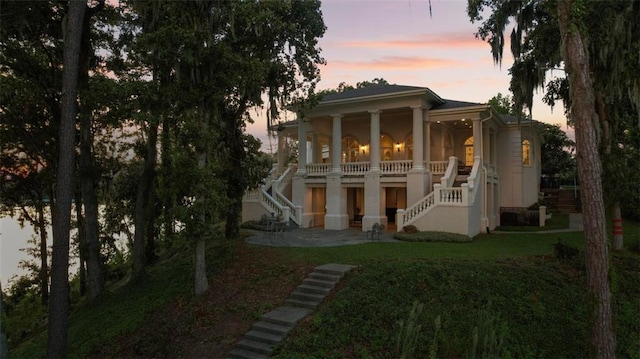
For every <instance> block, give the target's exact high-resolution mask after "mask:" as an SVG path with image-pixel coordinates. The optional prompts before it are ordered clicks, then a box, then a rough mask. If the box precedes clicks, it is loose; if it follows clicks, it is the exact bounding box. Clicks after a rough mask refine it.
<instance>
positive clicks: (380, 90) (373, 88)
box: [320, 85, 432, 102]
mask: <svg viewBox="0 0 640 359" xmlns="http://www.w3.org/2000/svg"><path fill="white" fill-rule="evenodd" d="M420 90H422V91H424V92H430V93H431V92H432V91H431V90H430V89H429V88H427V87H418V86H403V85H370V86H365V87H361V88H356V89H353V90H347V91H344V92H338V93H331V94H328V95H326V96H324V97H323V98H322V100H321V101H320V102H330V101H340V100H350V99H356V98H362V97H370V96H383V95H391V94H395V93H401V92H409V91H420Z"/></svg>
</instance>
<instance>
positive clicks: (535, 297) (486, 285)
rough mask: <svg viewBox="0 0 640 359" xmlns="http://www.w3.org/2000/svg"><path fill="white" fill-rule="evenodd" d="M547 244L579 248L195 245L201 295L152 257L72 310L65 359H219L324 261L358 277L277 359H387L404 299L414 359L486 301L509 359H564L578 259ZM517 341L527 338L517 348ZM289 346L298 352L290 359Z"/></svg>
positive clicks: (174, 268) (178, 264)
mask: <svg viewBox="0 0 640 359" xmlns="http://www.w3.org/2000/svg"><path fill="white" fill-rule="evenodd" d="M639 233H640V227H639V226H638V225H636V224H632V225H631V226H627V225H625V235H626V240H625V243H626V245H627V246H628V247H630V246H632V245H634V243H635V245H637V242H638V241H639V239H638V234H639ZM558 240H561V241H562V242H563V243H565V244H568V245H571V246H575V247H577V248H580V249H582V248H583V236H582V233H580V232H568V233H558V234H540V233H519V234H500V235H497V234H493V235H480V236H477V237H476V238H474V241H473V242H471V243H406V242H402V243H381V242H378V243H367V244H362V245H353V246H345V247H319V248H267V247H260V246H254V245H248V244H245V243H244V242H242V241H236V242H232V241H214V242H212V243H210V244H209V247H208V254H207V256H208V261H209V263H208V264H209V267H208V269H209V273H210V287H211V288H210V290H209V291H208V292H207V293H206V294H205V295H203V296H201V297H198V298H194V297H193V296H192V294H191V282H192V273H191V271H192V269H191V251H190V250H187V249H185V250H184V251H181V252H177V253H174V254H173V255H172V256H171V257H165V258H163V259H162V260H161V261H160V262H159V263H157V264H156V265H154V266H152V267H151V268H150V270H149V275H148V277H146V278H145V280H144V281H139V282H137V283H129V284H126V283H119V284H118V285H114V286H111V287H110V289H109V294H108V295H106V296H105V297H104V298H102V299H101V300H100V302H98V303H95V304H92V305H87V304H83V303H80V304H78V305H77V306H75V307H74V308H73V312H72V314H71V317H70V323H69V325H70V326H69V348H70V350H71V352H70V355H69V356H70V357H213V358H224V356H225V353H226V352H228V350H230V349H231V348H232V347H233V345H234V343H235V342H236V341H238V340H240V338H241V337H242V336H243V334H244V333H245V332H246V331H247V330H248V329H249V327H250V326H251V324H252V323H253V322H254V321H255V320H256V319H257V318H258V317H259V316H260V315H261V314H263V313H265V312H267V311H268V310H270V309H272V308H275V307H277V306H279V305H282V304H283V303H284V300H285V299H286V298H287V297H288V296H289V294H290V293H291V292H292V291H293V289H294V288H295V287H296V286H297V285H298V284H300V283H301V282H302V280H303V279H304V278H305V277H306V276H307V275H308V274H309V272H310V271H311V270H312V268H313V267H314V266H316V265H320V264H325V263H331V262H338V263H349V264H357V265H359V268H358V269H357V271H356V272H355V273H353V274H352V275H350V276H349V277H348V278H347V280H346V281H345V282H344V283H345V284H346V287H345V288H344V289H343V290H341V291H339V292H338V293H337V294H336V295H335V297H334V299H333V300H331V301H329V302H327V303H326V305H324V306H323V307H322V308H321V310H320V311H318V312H317V313H316V314H314V315H313V316H311V317H309V319H308V320H307V321H306V322H305V324H304V325H302V326H300V328H299V331H296V333H295V334H294V336H292V337H291V338H290V340H287V341H286V343H285V344H284V346H283V347H282V349H281V351H280V354H279V355H280V356H281V357H303V356H304V355H303V354H304V353H307V354H308V356H307V357H324V356H325V354H326V355H328V356H331V355H333V356H337V357H345V356H346V357H394V356H395V354H394V345H393V340H395V339H394V338H395V336H396V333H397V331H398V328H397V321H398V320H399V319H402V318H406V317H408V313H409V310H410V309H411V305H412V303H413V301H414V299H418V300H420V301H421V302H423V303H424V304H425V311H424V312H423V315H422V316H421V318H422V319H421V320H423V322H422V323H421V324H422V328H423V331H422V332H421V334H420V338H422V340H421V341H420V344H418V348H421V349H420V350H425V348H427V347H428V346H429V344H428V343H431V342H432V341H430V340H431V339H432V338H431V335H432V334H433V324H432V323H433V320H434V319H435V317H436V316H440V317H441V321H442V328H441V329H440V332H439V334H438V335H437V336H436V337H437V338H439V339H438V340H439V342H437V343H438V345H439V351H438V352H439V353H440V354H441V355H440V356H446V355H448V354H452V355H453V354H454V353H457V354H459V355H458V356H464V353H463V352H462V351H456V350H458V349H456V348H458V347H459V348H465V346H464V345H463V344H464V342H465V341H466V340H468V338H469V331H470V330H472V329H473V326H474V325H475V323H476V322H477V316H478V313H479V311H481V310H482V309H483V308H484V307H486V306H487V305H488V303H489V302H491V306H490V308H489V309H488V310H490V311H491V313H492V314H491V315H492V316H499V317H500V318H501V321H500V322H499V323H498V324H496V325H499V326H502V325H503V324H504V325H506V326H507V327H508V328H509V333H510V334H509V337H508V341H507V343H509V349H510V353H512V354H514V355H515V354H518V355H520V354H522V356H523V357H527V356H544V354H545V353H546V354H549V353H551V352H549V351H547V352H545V351H543V350H542V349H540V348H539V347H538V345H540V343H541V340H542V338H543V337H545V336H546V338H547V339H548V340H550V341H551V343H555V342H554V340H556V338H558V337H563V336H571V337H572V338H574V339H571V340H570V344H569V346H568V349H566V350H565V351H560V352H558V353H571V354H576V355H578V356H582V354H584V353H585V350H586V349H585V343H586V339H585V338H586V337H585V335H586V334H585V333H586V326H585V325H584V323H583V322H584V316H585V314H584V313H585V309H584V308H583V307H581V306H580V303H582V302H583V300H582V299H581V298H583V297H584V288H585V284H584V278H583V276H584V268H582V261H581V260H580V259H577V260H573V261H572V262H570V263H559V262H558V261H557V260H555V259H554V258H553V257H552V255H553V245H554V244H555V243H557V242H558ZM615 258H616V261H615V262H616V266H615V271H613V272H612V273H613V274H615V276H614V278H615V282H614V286H613V287H614V288H615V290H616V296H615V298H616V306H615V311H616V323H617V325H618V326H619V327H618V343H619V345H618V348H619V353H620V356H621V357H633V356H634V355H635V357H636V358H640V350H639V349H638V347H639V346H640V344H639V343H638V341H639V340H638V338H640V334H639V333H640V329H639V328H638V326H640V324H638V323H636V322H637V320H635V318H637V317H640V312H639V308H640V303H639V302H638V298H640V293H638V288H637V287H638V286H637V283H638V282H640V277H639V274H638V273H639V268H640V262H639V261H638V258H639V257H638V255H636V254H633V253H631V252H629V251H625V252H624V254H622V255H616V257H615ZM629 283H632V285H630V284H629ZM634 296H635V299H634ZM554 303H555V304H554ZM545 318H546V319H545ZM629 318H633V320H630V319H629ZM531 320H534V321H533V322H531ZM634 323H635V324H634ZM634 325H635V326H634ZM354 326H356V327H357V328H354ZM361 327H362V328H361ZM332 332H335V333H339V334H341V335H344V338H343V339H341V340H339V341H337V342H336V343H337V344H336V348H337V349H336V350H337V351H334V352H332V353H333V354H332V353H329V352H324V351H323V350H325V349H322V348H320V346H321V345H320V344H322V343H325V344H326V343H330V342H331V340H333V337H332V336H333V335H335V333H334V334H332ZM351 332H352V333H351ZM529 332H530V333H532V334H531V338H530V339H531V340H529V341H523V339H522V338H523V337H524V336H527V335H528V334H526V333H529ZM523 333H525V334H523ZM568 333H569V334H568ZM309 336H311V337H309ZM633 338H635V339H633ZM505 340H506V339H505ZM527 340H528V339H527ZM634 340H635V341H634ZM440 341H441V342H440ZM44 342H45V333H44V332H41V333H39V334H38V333H36V334H35V335H34V336H32V337H31V338H29V339H27V340H25V341H23V342H22V344H21V345H20V346H18V347H12V348H11V352H10V354H11V357H12V358H32V357H43V356H44ZM314 343H315V344H314ZM344 343H351V344H344ZM447 343H451V344H447ZM312 344H313V345H312ZM331 345H332V344H331ZM331 345H329V346H331ZM553 345H555V344H553ZM301 346H304V347H305V348H307V347H308V350H309V351H306V349H305V350H304V351H301V349H299V348H300V347H301ZM553 347H554V346H551V347H550V348H553ZM349 348H352V349H349ZM356 349H357V350H356ZM340 350H343V351H344V353H342V355H341V354H340ZM354 350H356V351H354ZM460 350H461V349H460ZM421 353H424V352H421ZM527 353H529V354H527Z"/></svg>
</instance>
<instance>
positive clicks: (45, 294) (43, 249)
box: [36, 201, 49, 306]
mask: <svg viewBox="0 0 640 359" xmlns="http://www.w3.org/2000/svg"><path fill="white" fill-rule="evenodd" d="M36 212H37V215H38V232H39V234H40V273H38V280H39V282H40V299H41V301H42V305H45V306H46V305H47V304H48V303H49V264H48V263H49V259H48V251H47V222H46V220H45V218H44V203H42V202H41V201H36Z"/></svg>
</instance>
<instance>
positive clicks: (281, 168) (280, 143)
mask: <svg viewBox="0 0 640 359" xmlns="http://www.w3.org/2000/svg"><path fill="white" fill-rule="evenodd" d="M284 161H285V159H284V136H283V135H282V132H280V131H278V173H282V172H284Z"/></svg>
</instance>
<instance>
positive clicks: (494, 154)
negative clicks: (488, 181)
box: [489, 131, 498, 168]
mask: <svg viewBox="0 0 640 359" xmlns="http://www.w3.org/2000/svg"><path fill="white" fill-rule="evenodd" d="M489 138H490V141H491V159H490V163H491V164H492V165H494V166H495V167H496V168H497V165H498V136H497V135H496V133H495V131H494V132H492V133H491V136H490V137H489Z"/></svg>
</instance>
